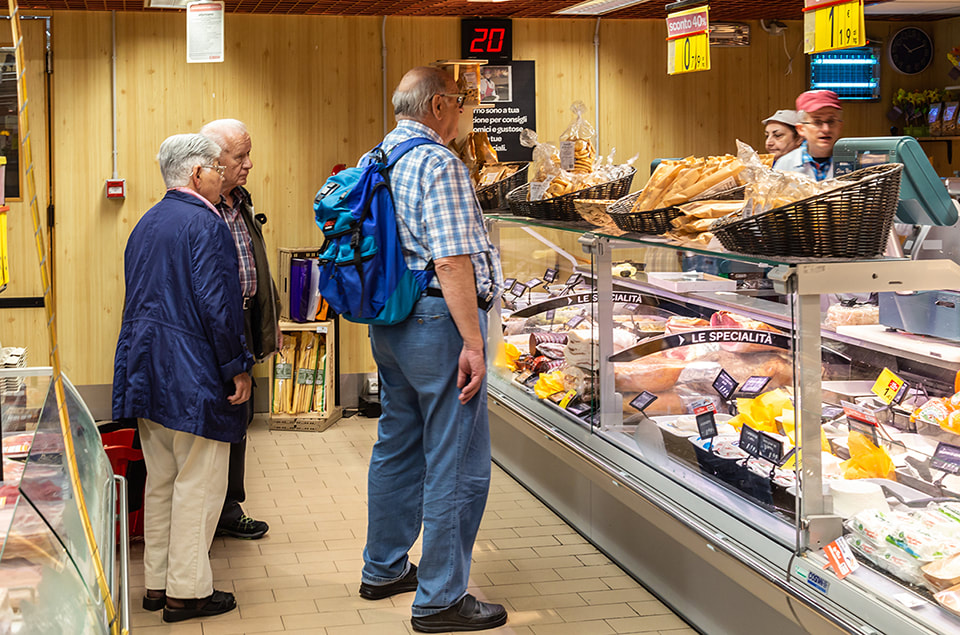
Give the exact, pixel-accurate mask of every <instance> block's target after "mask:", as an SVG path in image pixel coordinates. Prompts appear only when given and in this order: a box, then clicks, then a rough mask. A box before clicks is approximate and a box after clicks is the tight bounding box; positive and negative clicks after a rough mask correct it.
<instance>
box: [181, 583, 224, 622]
mask: <svg viewBox="0 0 960 635" xmlns="http://www.w3.org/2000/svg"><path fill="white" fill-rule="evenodd" d="M235 608H237V599H236V598H235V597H233V593H229V592H227V591H214V592H213V593H212V594H210V596H209V597H205V598H200V599H196V600H184V601H183V606H182V607H179V608H174V607H172V606H170V604H169V603H168V604H167V605H166V606H164V607H163V621H164V622H182V621H183V620H189V619H191V618H194V617H210V616H212V615H222V614H223V613H229V612H230V611H232V610H233V609H235Z"/></svg>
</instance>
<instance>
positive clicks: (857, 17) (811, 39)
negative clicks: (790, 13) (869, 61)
mask: <svg viewBox="0 0 960 635" xmlns="http://www.w3.org/2000/svg"><path fill="white" fill-rule="evenodd" d="M803 10H804V15H803V52H804V53H820V52H822V51H833V50H835V49H843V48H850V47H854V46H864V45H865V44H866V38H865V36H864V28H863V0H853V1H852V2H851V1H850V0H833V1H831V0H806V2H805V6H804V9H803Z"/></svg>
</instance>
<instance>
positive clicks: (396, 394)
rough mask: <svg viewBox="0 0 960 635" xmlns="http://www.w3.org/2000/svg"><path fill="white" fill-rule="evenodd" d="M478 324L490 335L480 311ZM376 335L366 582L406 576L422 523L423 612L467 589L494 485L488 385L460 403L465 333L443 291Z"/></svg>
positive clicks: (419, 609) (416, 609) (419, 610)
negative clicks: (377, 402) (378, 409)
mask: <svg viewBox="0 0 960 635" xmlns="http://www.w3.org/2000/svg"><path fill="white" fill-rule="evenodd" d="M480 327H481V329H482V332H483V333H486V329H487V315H486V313H484V312H482V311H480ZM370 340H371V343H372V345H373V356H374V359H375V360H376V362H377V366H378V368H379V371H380V389H381V397H380V398H381V405H382V413H383V414H381V415H380V423H379V430H378V437H377V442H376V444H375V445H374V446H373V456H372V457H371V459H370V472H369V475H368V483H367V497H368V524H367V545H366V548H365V549H364V551H363V559H364V566H363V581H364V582H366V583H368V584H386V583H389V582H393V581H395V580H398V579H399V578H401V577H402V576H403V575H404V574H405V573H406V571H407V569H408V568H409V565H408V556H407V553H408V551H409V550H410V547H412V546H413V543H414V542H415V541H416V539H417V536H418V535H419V534H420V529H421V526H422V527H423V556H422V557H421V559H420V563H419V571H418V572H417V575H418V579H419V588H418V589H417V595H416V598H414V602H413V610H412V613H413V615H414V616H415V617H424V616H426V615H431V614H433V613H437V612H439V611H442V610H443V609H445V608H447V607H448V606H451V605H453V604H455V603H456V602H458V601H459V600H460V598H462V597H463V596H464V595H465V594H466V591H467V580H468V578H469V576H470V562H471V557H472V553H473V543H474V540H475V539H476V537H477V530H478V528H479V527H480V520H481V518H482V516H483V508H484V506H485V505H486V502H487V492H488V490H489V488H490V429H489V425H488V421H487V383H486V380H484V382H483V386H482V388H481V389H480V392H479V393H477V394H476V395H475V396H474V397H473V399H471V400H470V401H469V402H468V403H467V404H465V405H463V404H461V403H460V402H459V401H458V399H457V396H458V395H459V394H460V389H459V388H457V360H458V359H459V355H460V351H461V349H462V348H463V340H462V339H461V337H460V333H459V332H458V331H457V327H456V325H455V324H454V322H453V318H452V317H451V316H450V312H449V310H448V309H447V305H446V303H445V302H444V300H443V298H433V297H423V298H421V299H420V301H419V302H418V303H417V305H416V306H415V307H414V310H413V313H412V314H411V315H410V317H408V318H407V319H406V320H404V321H403V322H401V323H400V324H396V325H393V326H371V327H370Z"/></svg>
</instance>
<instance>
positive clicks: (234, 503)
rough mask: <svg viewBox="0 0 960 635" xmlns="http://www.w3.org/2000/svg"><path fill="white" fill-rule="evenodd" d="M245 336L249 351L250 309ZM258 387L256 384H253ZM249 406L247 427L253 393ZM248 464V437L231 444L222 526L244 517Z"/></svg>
mask: <svg viewBox="0 0 960 635" xmlns="http://www.w3.org/2000/svg"><path fill="white" fill-rule="evenodd" d="M243 320H244V336H245V337H246V338H247V349H248V350H249V348H250V343H251V342H252V341H253V340H252V339H251V338H252V337H253V329H252V328H251V321H250V309H244V311H243ZM253 385H254V386H256V382H253ZM245 405H246V406H247V426H248V427H249V426H250V423H251V422H252V421H253V392H252V391H251V394H250V400H249V401H247V403H246V404H245ZM246 463H247V435H246V433H244V435H243V438H242V439H240V440H239V441H237V442H236V443H231V444H230V464H229V467H228V468H227V496H226V498H224V501H223V511H221V512H220V523H219V524H220V525H229V524H231V523H234V522H236V521H237V520H239V519H240V517H241V516H242V515H243V509H242V508H241V507H240V503H242V502H243V501H245V500H246V498H247V492H246V490H244V488H243V476H244V472H245V470H246Z"/></svg>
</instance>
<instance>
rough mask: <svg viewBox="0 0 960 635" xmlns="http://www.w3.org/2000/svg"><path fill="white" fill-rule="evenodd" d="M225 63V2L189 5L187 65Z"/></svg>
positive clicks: (202, 1) (200, 2)
mask: <svg viewBox="0 0 960 635" xmlns="http://www.w3.org/2000/svg"><path fill="white" fill-rule="evenodd" d="M222 61H223V2H222V1H217V2H209V1H205V0H201V1H198V2H189V3H187V63H188V64H202V63H204V62H222Z"/></svg>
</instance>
